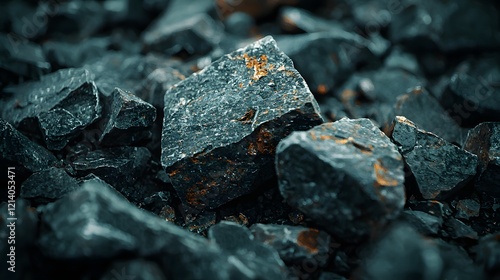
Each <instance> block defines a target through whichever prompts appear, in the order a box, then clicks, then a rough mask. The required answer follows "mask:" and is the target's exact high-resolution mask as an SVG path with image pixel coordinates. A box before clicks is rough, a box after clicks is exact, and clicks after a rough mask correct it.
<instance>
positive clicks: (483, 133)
mask: <svg viewBox="0 0 500 280" xmlns="http://www.w3.org/2000/svg"><path fill="white" fill-rule="evenodd" d="M464 147H465V149H466V150H467V151H469V152H471V153H474V154H476V155H477V156H478V158H479V171H480V173H479V177H478V178H477V180H476V184H475V186H476V188H477V189H478V190H479V191H481V192H484V193H487V194H488V195H491V196H493V197H496V198H500V123H493V122H487V123H481V124H479V125H478V126H476V127H474V128H473V129H471V130H470V131H469V134H468V135H467V140H466V141H465V145H464Z"/></svg>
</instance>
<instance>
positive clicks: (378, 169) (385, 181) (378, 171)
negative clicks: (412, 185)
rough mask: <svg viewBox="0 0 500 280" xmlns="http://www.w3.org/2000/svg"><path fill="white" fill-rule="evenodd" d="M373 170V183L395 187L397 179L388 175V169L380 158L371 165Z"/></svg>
mask: <svg viewBox="0 0 500 280" xmlns="http://www.w3.org/2000/svg"><path fill="white" fill-rule="evenodd" d="M373 169H374V171H375V180H376V182H375V184H377V185H379V186H386V187H395V186H397V185H398V181H397V180H395V179H392V178H390V177H388V174H387V172H388V170H387V169H386V168H385V167H384V166H383V165H382V164H381V162H380V160H377V162H375V164H374V165H373Z"/></svg>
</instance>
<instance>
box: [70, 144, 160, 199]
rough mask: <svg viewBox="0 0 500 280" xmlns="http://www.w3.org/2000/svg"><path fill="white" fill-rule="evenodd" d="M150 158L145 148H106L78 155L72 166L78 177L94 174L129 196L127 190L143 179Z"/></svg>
mask: <svg viewBox="0 0 500 280" xmlns="http://www.w3.org/2000/svg"><path fill="white" fill-rule="evenodd" d="M150 157H151V153H150V152H149V151H148V149H147V148H144V147H116V148H106V149H102V150H95V151H91V152H88V153H86V154H82V155H78V156H77V157H76V158H75V159H74V160H73V162H71V165H72V166H73V168H74V169H75V171H76V172H77V174H78V176H85V175H88V174H90V173H93V174H95V175H96V176H98V177H99V178H101V179H102V180H104V181H105V182H107V183H108V184H110V185H112V186H113V187H115V188H116V189H117V190H119V191H120V192H122V193H124V195H125V196H127V195H126V194H127V193H129V192H130V191H128V190H127V189H130V188H133V185H134V182H136V181H137V180H138V179H139V178H140V177H141V175H142V174H143V172H144V170H145V169H146V168H147V163H148V161H149V159H150ZM127 198H129V197H127Z"/></svg>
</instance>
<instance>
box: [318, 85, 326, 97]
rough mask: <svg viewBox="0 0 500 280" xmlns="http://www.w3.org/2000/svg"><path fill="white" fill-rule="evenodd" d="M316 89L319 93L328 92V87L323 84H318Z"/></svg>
mask: <svg viewBox="0 0 500 280" xmlns="http://www.w3.org/2000/svg"><path fill="white" fill-rule="evenodd" d="M317 91H318V93H319V94H321V95H325V94H326V93H327V92H328V87H327V86H326V85H324V84H320V85H319V86H318V88H317Z"/></svg>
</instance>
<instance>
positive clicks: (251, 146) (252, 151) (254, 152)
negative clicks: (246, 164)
mask: <svg viewBox="0 0 500 280" xmlns="http://www.w3.org/2000/svg"><path fill="white" fill-rule="evenodd" d="M257 152H258V151H257V146H256V145H255V144H254V143H250V144H249V145H248V149H247V154H249V155H251V156H256V155H257Z"/></svg>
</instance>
